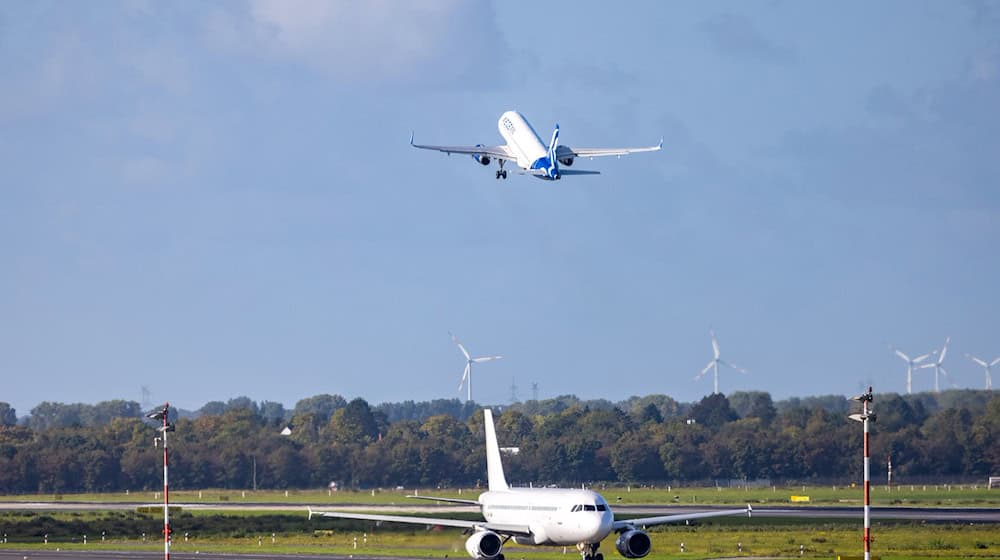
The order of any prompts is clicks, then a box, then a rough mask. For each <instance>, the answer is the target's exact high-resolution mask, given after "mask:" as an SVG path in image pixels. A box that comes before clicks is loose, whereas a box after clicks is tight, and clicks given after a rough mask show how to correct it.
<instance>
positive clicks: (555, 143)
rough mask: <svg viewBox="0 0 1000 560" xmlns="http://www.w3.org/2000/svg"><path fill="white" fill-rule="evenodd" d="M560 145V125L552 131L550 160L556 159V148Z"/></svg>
mask: <svg viewBox="0 0 1000 560" xmlns="http://www.w3.org/2000/svg"><path fill="white" fill-rule="evenodd" d="M558 146H559V125H558V124H556V129H555V130H553V131H552V141H551V142H549V161H551V162H555V161H556V148H557V147H558Z"/></svg>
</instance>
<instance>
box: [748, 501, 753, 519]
mask: <svg viewBox="0 0 1000 560" xmlns="http://www.w3.org/2000/svg"><path fill="white" fill-rule="evenodd" d="M747 517H753V506H751V505H750V504H747Z"/></svg>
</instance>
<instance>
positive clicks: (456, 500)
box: [407, 496, 479, 506]
mask: <svg viewBox="0 0 1000 560" xmlns="http://www.w3.org/2000/svg"><path fill="white" fill-rule="evenodd" d="M407 498H413V499H416V500H434V501H435V502H448V503H449V504H464V505H467V506H478V505H479V502H478V501H477V500H463V499H460V498H436V497H434V496H407Z"/></svg>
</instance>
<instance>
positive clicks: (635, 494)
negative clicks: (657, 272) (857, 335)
mask: <svg viewBox="0 0 1000 560" xmlns="http://www.w3.org/2000/svg"><path fill="white" fill-rule="evenodd" d="M594 489H595V490H598V491H600V492H601V493H602V494H603V495H604V496H605V498H607V499H608V501H609V502H611V503H612V504H615V503H621V504H672V503H677V504H685V505H690V504H745V503H747V502H750V503H755V504H789V503H790V497H791V496H793V495H795V496H808V497H809V502H808V503H809V504H823V505H831V504H834V505H835V504H860V503H861V500H862V492H861V489H860V487H854V488H852V487H850V486H846V487H845V486H805V487H803V486H794V487H787V486H786V487H781V486H779V487H769V488H751V489H741V488H704V487H702V488H694V487H672V488H640V487H635V488H631V487H618V486H607V487H604V486H603V485H598V486H596V487H594ZM481 491H482V490H481V489H475V488H471V489H470V488H465V489H442V490H436V489H412V488H410V489H402V490H386V489H377V490H366V491H340V492H328V491H325V490H323V491H314V490H289V491H287V492H285V491H282V490H258V491H251V490H220V489H209V490H171V492H170V496H171V501H172V502H176V503H231V504H239V503H281V504H303V505H304V504H378V505H389V504H397V505H398V504H404V503H414V501H413V500H409V499H407V498H406V496H407V495H408V494H413V493H414V492H416V493H419V494H421V495H436V496H443V497H451V498H466V499H475V497H476V496H478V495H479V493H480V492H481ZM162 499H163V498H162V494H160V493H159V492H150V491H142V492H129V493H127V494H126V493H124V492H120V493H108V494H57V495H53V494H40V495H8V496H0V501H33V502H51V501H63V502H126V503H131V502H134V503H150V502H157V501H160V500H162ZM872 504H873V505H876V506H889V505H897V506H908V505H912V506H945V507H947V506H963V507H977V506H981V507H1000V490H997V489H994V490H992V491H991V490H989V489H987V488H986V486H985V485H983V484H979V485H970V484H954V485H912V486H911V485H897V486H894V487H893V488H892V489H891V490H890V489H889V488H887V487H885V486H876V487H873V488H872Z"/></svg>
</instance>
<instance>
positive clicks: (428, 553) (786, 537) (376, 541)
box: [0, 521, 1000, 560]
mask: <svg viewBox="0 0 1000 560" xmlns="http://www.w3.org/2000/svg"><path fill="white" fill-rule="evenodd" d="M336 526H337V523H336V522H332V521H326V522H320V523H317V531H318V532H317V533H316V534H277V535H276V536H275V537H274V543H273V544H272V542H271V535H270V533H259V534H248V535H244V536H240V537H228V536H220V537H212V538H207V537H199V536H197V535H196V536H195V537H194V538H192V539H191V540H189V541H187V542H185V541H184V533H183V531H182V530H181V528H180V527H177V528H176V529H175V533H174V543H173V546H172V550H173V551H174V552H178V553H180V552H192V553H193V552H196V551H200V552H229V553H244V554H246V553H276V554H280V553H317V554H342V555H350V554H354V555H386V556H413V557H422V558H423V557H426V558H444V557H451V558H467V555H466V553H465V549H464V546H463V543H464V537H463V536H462V535H461V533H460V532H458V531H457V530H440V529H438V530H423V529H420V530H412V528H411V529H407V530H391V531H383V530H381V529H376V530H374V531H372V532H367V533H366V532H362V531H342V530H338V529H335V528H334V527H336ZM327 531H328V532H329V533H328V534H327ZM873 535H874V537H875V542H874V544H873V553H874V554H875V555H878V556H881V557H882V558H884V559H890V558H891V559H903V558H915V559H916V558H921V559H926V558H1000V531H998V530H997V527H996V526H989V525H977V526H969V525H940V526H939V525H920V524H885V525H876V526H875V527H874V528H873ZM651 536H652V538H653V547H654V548H653V553H652V554H651V555H650V556H649V558H652V559H666V558H671V559H682V558H683V559H689V560H694V559H701V558H711V557H719V556H783V557H798V556H799V550H800V549H799V546H800V545H802V546H804V554H803V556H804V557H808V558H832V557H836V556H837V555H838V554H844V555H858V554H859V553H860V550H861V532H860V530H859V529H858V528H857V527H854V526H850V525H848V524H844V523H831V524H814V525H812V526H802V525H798V524H796V525H781V524H777V523H768V524H760V523H756V522H754V523H753V524H750V523H747V522H745V523H742V524H741V523H734V522H728V523H725V524H722V523H712V524H704V525H698V526H683V525H680V526H668V527H664V528H661V529H659V530H656V531H654V532H652V533H651ZM158 537H159V535H149V536H148V538H147V541H146V542H145V543H143V542H142V541H141V540H140V539H137V538H133V539H116V540H113V541H112V540H109V541H107V542H104V543H101V542H100V540H99V537H98V538H97V539H94V538H93V537H91V540H90V542H89V544H87V545H86V548H88V549H100V548H104V549H118V550H121V549H126V550H140V549H141V550H161V549H162V546H163V545H162V541H158V540H157V539H158ZM355 539H357V548H355V544H354V543H355ZM76 541H77V542H75V543H74V542H67V541H62V542H56V541H51V540H50V543H49V544H48V545H42V544H39V543H38V542H37V541H36V542H35V543H17V544H7V545H0V549H3V548H8V549H10V548H17V549H25V548H27V549H37V548H46V547H47V548H49V549H53V550H54V549H55V548H60V549H62V550H82V549H84V545H82V544H81V543H80V542H79V538H77V539H76ZM95 541H96V542H95ZM682 542H683V543H684V545H685V552H684V553H683V554H682V553H681V552H680V543H682ZM258 543H260V544H259V545H258ZM738 543H742V545H743V552H742V554H741V553H740V552H739V550H738ZM601 548H602V550H603V551H604V552H605V553H606V554H609V558H610V557H611V556H614V557H619V556H618V555H617V553H616V552H612V551H613V548H614V542H613V539H610V538H609V539H608V540H607V541H605V542H604V543H603V544H602V547H601ZM505 552H506V554H507V557H508V558H510V559H511V560H517V559H519V558H522V557H530V558H531V559H533V560H534V559H537V560H557V559H562V560H570V559H575V558H578V556H577V554H576V551H575V550H574V549H573V548H572V547H570V548H569V549H568V550H567V552H566V555H563V553H562V549H561V548H546V547H538V548H534V547H520V546H517V545H514V544H513V543H509V544H508V545H507V547H505Z"/></svg>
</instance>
